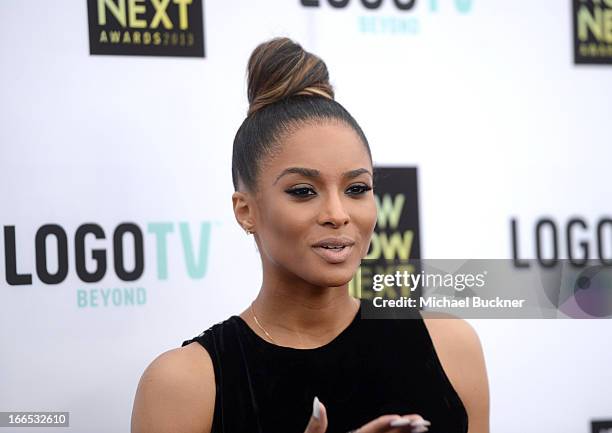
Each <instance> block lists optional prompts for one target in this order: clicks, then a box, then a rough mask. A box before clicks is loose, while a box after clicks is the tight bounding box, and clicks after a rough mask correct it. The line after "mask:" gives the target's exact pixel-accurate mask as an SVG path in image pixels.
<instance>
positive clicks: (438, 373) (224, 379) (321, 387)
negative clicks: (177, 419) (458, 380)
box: [182, 300, 468, 433]
mask: <svg viewBox="0 0 612 433" xmlns="http://www.w3.org/2000/svg"><path fill="white" fill-rule="evenodd" d="M365 308H374V307H372V306H371V303H370V301H367V300H362V301H361V306H360V308H359V311H358V312H357V314H356V316H355V318H354V319H353V321H352V322H351V323H350V325H349V326H348V327H347V328H345V329H344V330H343V331H342V332H341V333H340V334H339V335H338V336H337V337H336V338H335V339H333V340H332V341H331V342H329V343H328V344H326V345H324V346H320V347H317V348H314V349H296V348H290V347H283V346H278V345H275V344H272V343H270V342H268V341H267V340H264V339H263V338H262V337H260V336H259V335H258V334H256V333H255V331H253V330H252V329H251V328H250V327H249V326H248V325H247V323H246V322H245V321H244V320H243V319H242V318H241V317H240V316H237V315H234V316H231V317H230V318H228V319H226V320H224V321H223V322H219V323H217V324H215V325H212V326H211V327H210V328H209V329H207V330H205V331H204V332H202V333H201V334H200V335H198V336H197V337H195V338H192V339H190V340H186V341H184V342H183V343H182V346H185V345H187V344H189V343H191V342H194V341H197V342H198V343H199V344H201V345H202V346H204V348H205V349H206V350H207V351H208V353H209V354H210V357H211V359H212V362H213V366H214V371H215V382H216V400H215V409H214V419H213V424H212V430H211V433H243V432H244V433H275V432H279V433H281V432H282V433H302V432H303V431H304V429H305V428H306V425H307V424H308V420H309V418H310V416H311V413H312V401H313V399H314V397H315V396H317V397H318V398H319V400H321V402H322V403H323V404H324V405H325V408H326V410H327V419H328V428H327V432H328V433H346V432H347V431H349V430H351V429H356V428H358V427H360V426H362V425H363V424H366V423H367V422H369V421H371V420H373V419H374V418H376V417H378V416H380V415H385V414H395V413H397V414H400V415H405V414H411V413H416V414H419V415H421V416H422V417H423V418H425V419H427V420H429V421H430V422H431V425H430V426H429V432H430V433H466V432H467V425H468V419H467V412H466V410H465V407H464V405H463V403H462V401H461V399H460V398H459V395H458V394H457V393H456V391H455V389H454V388H453V386H452V384H451V383H450V381H449V379H448V377H447V376H446V374H445V372H444V370H443V368H442V365H441V363H440V360H439V358H438V356H437V354H436V351H435V348H434V346H433V342H432V340H431V337H430V335H429V333H428V331H427V327H426V326H425V323H424V322H423V318H422V316H421V314H420V313H419V312H418V310H413V311H414V312H413V313H412V314H414V315H415V316H414V318H413V319H395V320H394V319H362V318H361V313H362V312H363V310H364V309H365ZM370 317H371V316H370Z"/></svg>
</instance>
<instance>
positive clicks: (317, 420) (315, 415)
mask: <svg viewBox="0 0 612 433" xmlns="http://www.w3.org/2000/svg"><path fill="white" fill-rule="evenodd" d="M326 430H327V411H326V409H325V406H324V405H323V403H321V402H320V401H319V399H318V398H317V397H315V398H314V400H313V402H312V415H311V416H310V419H309V420H308V425H307V426H306V430H305V431H304V433H325V431H326Z"/></svg>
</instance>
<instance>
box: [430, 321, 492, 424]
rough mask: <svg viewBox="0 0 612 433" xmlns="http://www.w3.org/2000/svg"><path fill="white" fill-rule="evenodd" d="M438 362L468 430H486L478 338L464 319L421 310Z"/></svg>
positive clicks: (484, 378)
mask: <svg viewBox="0 0 612 433" xmlns="http://www.w3.org/2000/svg"><path fill="white" fill-rule="evenodd" d="M421 315H422V316H423V321H424V323H425V325H426V326H427V330H428V331H429V334H430V336H431V339H432V341H433V343H434V347H435V349H436V353H437V354H438V358H440V363H441V364H442V367H443V368H444V371H445V372H446V375H447V376H448V378H449V380H450V382H451V383H452V385H453V387H454V388H455V390H456V391H457V394H459V397H460V398H461V401H462V402H463V405H464V406H465V408H466V411H467V413H468V424H469V426H468V433H488V432H489V383H488V378H487V370H486V364H485V359H484V353H483V350H482V345H481V343H480V338H479V337H478V334H477V333H476V330H475V329H474V328H473V327H472V325H470V323H468V322H467V321H466V320H464V319H461V318H459V317H456V316H453V315H452V314H447V313H440V312H429V311H422V312H421Z"/></svg>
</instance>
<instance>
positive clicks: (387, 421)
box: [304, 397, 431, 433]
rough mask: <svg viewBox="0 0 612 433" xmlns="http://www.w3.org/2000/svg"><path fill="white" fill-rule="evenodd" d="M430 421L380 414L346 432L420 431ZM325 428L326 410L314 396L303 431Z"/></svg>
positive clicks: (317, 431) (314, 432) (311, 432)
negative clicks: (310, 411)
mask: <svg viewBox="0 0 612 433" xmlns="http://www.w3.org/2000/svg"><path fill="white" fill-rule="evenodd" d="M430 424H431V423H430V422H429V421H426V420H424V419H423V417H421V416H420V415H417V414H410V415H404V416H400V415H381V416H379V417H378V418H375V419H373V420H372V421H370V422H369V423H367V424H364V425H362V426H361V427H359V428H358V429H357V430H352V431H351V432H347V433H422V432H426V431H427V430H428V426H429V425H430ZM326 430H327V411H326V409H325V406H324V405H323V403H321V402H320V401H319V399H318V398H317V397H315V399H314V402H313V407H312V416H311V417H310V420H309V421H308V425H307V426H306V430H304V433H325V431H326Z"/></svg>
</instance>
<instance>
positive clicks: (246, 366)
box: [132, 38, 489, 433]
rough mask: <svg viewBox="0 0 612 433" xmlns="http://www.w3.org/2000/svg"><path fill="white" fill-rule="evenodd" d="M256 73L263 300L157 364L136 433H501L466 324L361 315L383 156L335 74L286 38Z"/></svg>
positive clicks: (248, 221) (245, 184)
mask: <svg viewBox="0 0 612 433" xmlns="http://www.w3.org/2000/svg"><path fill="white" fill-rule="evenodd" d="M248 72H249V78H248V84H249V85H248V98H249V102H250V107H249V112H248V115H247V117H246V119H245V120H244V122H243V124H242V125H241V127H240V128H239V130H238V132H237V134H236V137H235V140H234V149H233V161H232V178H233V182H234V188H235V191H236V192H235V193H234V194H233V196H232V202H233V207H234V214H235V216H236V220H237V221H238V223H239V224H240V225H241V226H242V227H243V228H244V230H245V231H246V232H247V234H253V235H254V237H255V242H256V243H257V247H258V250H259V253H260V255H261V261H262V267H263V282H262V285H261V289H260V292H259V294H258V296H257V297H256V299H254V300H253V302H252V303H251V304H250V306H249V307H248V308H247V309H245V310H244V311H243V312H242V313H240V315H234V316H232V317H230V318H228V319H227V320H225V321H223V322H220V323H217V324H215V325H213V326H211V327H210V328H209V329H207V330H206V331H204V332H202V334H200V335H199V336H197V337H195V338H193V339H190V340H187V341H184V342H183V344H182V347H181V348H177V349H173V350H170V351H168V352H165V353H163V354H162V355H160V356H159V357H158V358H156V359H155V360H154V361H153V362H152V363H151V365H150V366H149V367H148V368H147V369H146V370H145V372H144V373H143V376H142V378H141V380H140V383H139V386H138V390H137V393H136V398H135V402H134V408H133V413H132V433H145V432H146V433H169V432H181V433H190V432H193V433H202V432H204V433H220V432H223V433H230V432H231V433H238V432H263V433H270V432H288V433H294V432H295V433H297V432H303V431H306V432H309V433H322V432H330V433H345V432H347V431H349V430H352V431H354V430H356V431H358V432H359V433H374V432H393V433H397V432H424V431H427V430H428V429H429V431H430V432H439V433H455V432H456V433H459V432H461V433H465V432H469V433H488V431H489V427H488V423H489V421H488V417H489V414H488V410H489V408H488V404H489V396H488V385H487V378H486V370H485V365H484V359H483V355H482V350H481V348H480V343H479V340H478V337H477V335H476V333H475V332H474V330H473V329H472V328H471V327H470V326H469V325H468V324H467V323H466V322H464V321H463V320H459V319H451V318H437V319H436V320H433V317H430V316H425V314H424V313H423V316H425V317H423V318H422V317H421V316H419V317H418V318H417V319H416V320H360V313H361V310H362V309H363V308H366V302H365V301H363V303H362V302H361V301H360V300H359V299H355V298H353V297H351V296H350V295H349V291H348V283H349V281H350V280H351V278H352V277H353V275H354V273H355V272H356V270H357V268H358V266H359V264H360V261H361V259H362V258H363V257H364V256H365V255H366V253H367V250H368V247H369V243H370V238H371V235H372V232H373V230H374V226H375V223H376V206H375V201H374V196H373V190H372V188H373V179H372V172H373V166H372V158H371V154H370V149H369V145H368V142H367V139H366V137H365V135H364V134H363V132H362V130H361V128H360V127H359V125H358V124H357V122H356V121H355V120H354V119H353V117H351V115H350V114H349V113H348V112H347V111H346V110H345V109H344V108H343V107H342V106H341V105H340V104H339V103H338V102H336V101H335V100H334V92H333V89H332V87H331V86H330V84H329V77H328V72H327V68H326V65H325V63H324V62H323V61H322V60H321V59H319V58H318V57H316V56H315V55H313V54H311V53H308V52H306V51H304V50H303V49H302V47H301V46H300V45H298V44H296V43H294V42H292V41H291V40H289V39H286V38H278V39H273V40H271V41H268V42H266V43H263V44H261V45H259V46H258V47H257V48H256V49H255V51H254V52H253V54H252V55H251V58H250V60H249V64H248ZM362 304H363V305H362ZM418 314H420V313H418ZM468 420H469V423H468Z"/></svg>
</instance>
